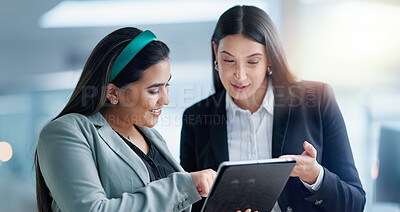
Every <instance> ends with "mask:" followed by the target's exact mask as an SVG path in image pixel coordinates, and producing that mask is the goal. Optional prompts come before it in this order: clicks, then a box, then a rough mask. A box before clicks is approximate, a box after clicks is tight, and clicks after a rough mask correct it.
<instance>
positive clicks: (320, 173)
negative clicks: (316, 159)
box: [300, 165, 324, 192]
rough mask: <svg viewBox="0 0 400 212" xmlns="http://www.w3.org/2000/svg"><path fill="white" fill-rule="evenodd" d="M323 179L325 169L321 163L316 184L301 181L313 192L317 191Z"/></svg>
mask: <svg viewBox="0 0 400 212" xmlns="http://www.w3.org/2000/svg"><path fill="white" fill-rule="evenodd" d="M322 179H324V169H323V168H322V166H321V165H319V174H318V177H317V180H316V181H315V183H314V184H312V185H310V184H308V183H306V182H304V181H302V180H301V179H300V181H301V182H302V183H303V185H304V186H305V187H306V188H307V189H308V190H309V191H311V192H316V191H318V189H319V188H320V187H321V185H322Z"/></svg>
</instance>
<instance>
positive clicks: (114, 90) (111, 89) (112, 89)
mask: <svg viewBox="0 0 400 212" xmlns="http://www.w3.org/2000/svg"><path fill="white" fill-rule="evenodd" d="M106 98H107V99H108V101H110V102H111V103H112V102H113V101H115V100H117V102H118V101H119V88H118V87H117V86H115V85H114V84H112V83H108V85H107V95H106Z"/></svg>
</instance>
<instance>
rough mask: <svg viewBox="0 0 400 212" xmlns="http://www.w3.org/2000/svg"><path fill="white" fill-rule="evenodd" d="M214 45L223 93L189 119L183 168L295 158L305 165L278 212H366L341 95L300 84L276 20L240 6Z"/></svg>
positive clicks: (225, 18)
mask: <svg viewBox="0 0 400 212" xmlns="http://www.w3.org/2000/svg"><path fill="white" fill-rule="evenodd" d="M210 44H211V49H212V62H213V70H212V73H213V80H214V88H215V94H213V95H211V96H210V97H208V98H206V99H205V100H203V101H201V102H198V103H196V104H194V105H193V106H191V107H190V108H189V109H187V110H186V111H185V113H184V116H183V127H182V135H181V156H180V157H181V164H182V167H183V168H184V169H185V170H186V171H196V170H201V169H204V168H212V169H215V170H216V169H217V168H218V166H219V164H220V163H221V162H223V161H241V160H256V159H269V158H277V157H291V158H293V159H294V160H296V162H297V165H296V166H295V168H294V169H293V172H292V173H291V176H292V177H291V178H290V179H289V181H288V183H287V185H286V187H285V188H284V190H283V191H282V193H281V195H280V197H279V200H278V201H277V202H276V204H275V207H274V208H273V212H280V211H307V212H313V211H363V208H364V205H365V192H364V190H363V188H362V185H361V182H360V179H359V176H358V172H357V169H356V167H355V165H354V160H353V155H352V151H351V148H350V144H349V139H348V136H347V132H346V127H345V124H344V121H343V117H342V114H341V112H340V110H339V107H338V105H337V103H336V100H335V97H334V94H333V91H332V89H331V88H330V86H328V85H327V84H325V83H320V82H310V81H298V80H296V79H295V78H294V76H293V75H292V73H291V72H290V70H289V68H288V66H287V62H286V59H285V55H284V52H283V48H282V46H281V44H280V40H279V37H278V33H277V30H276V29H275V27H274V24H273V23H272V21H271V19H270V18H269V16H268V15H267V14H266V13H265V12H264V11H263V10H261V9H259V8H257V7H253V6H235V7H233V8H231V9H229V10H227V11H226V12H225V13H224V14H222V15H221V17H220V19H219V20H218V22H217V25H216V27H215V31H214V34H213V36H212V39H211V41H210ZM254 193H257V191H254ZM195 206H197V203H196V204H195V205H194V206H193V208H196V207H195ZM250 207H251V205H250Z"/></svg>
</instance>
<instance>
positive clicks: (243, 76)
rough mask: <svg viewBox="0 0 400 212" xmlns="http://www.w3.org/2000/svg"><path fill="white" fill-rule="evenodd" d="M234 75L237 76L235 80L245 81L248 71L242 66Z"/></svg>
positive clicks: (239, 66)
mask: <svg viewBox="0 0 400 212" xmlns="http://www.w3.org/2000/svg"><path fill="white" fill-rule="evenodd" d="M234 74H235V79H236V80H237V81H239V82H240V81H244V80H245V79H246V78H247V75H246V70H245V68H244V67H243V65H241V64H238V65H237V67H236V72H235V73H234Z"/></svg>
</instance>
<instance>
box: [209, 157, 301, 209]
mask: <svg viewBox="0 0 400 212" xmlns="http://www.w3.org/2000/svg"><path fill="white" fill-rule="evenodd" d="M295 164H296V162H295V161H292V160H290V159H289V160H288V159H269V160H259V161H241V162H224V163H222V164H221V165H220V167H219V169H218V176H217V179H216V180H215V182H214V185H213V187H212V189H211V192H210V194H209V196H208V197H207V199H206V202H205V203H204V206H203V209H202V211H236V210H242V211H244V210H245V209H247V208H251V209H252V211H254V210H258V211H271V210H272V208H273V206H274V204H275V202H276V200H277V199H278V197H279V195H280V193H281V192H282V190H283V188H284V186H285V185H286V182H287V180H288V179H289V176H290V173H291V172H292V170H293V168H294V166H295Z"/></svg>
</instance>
